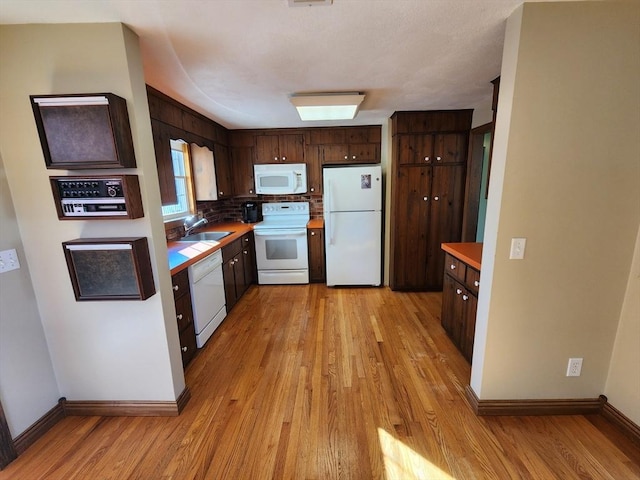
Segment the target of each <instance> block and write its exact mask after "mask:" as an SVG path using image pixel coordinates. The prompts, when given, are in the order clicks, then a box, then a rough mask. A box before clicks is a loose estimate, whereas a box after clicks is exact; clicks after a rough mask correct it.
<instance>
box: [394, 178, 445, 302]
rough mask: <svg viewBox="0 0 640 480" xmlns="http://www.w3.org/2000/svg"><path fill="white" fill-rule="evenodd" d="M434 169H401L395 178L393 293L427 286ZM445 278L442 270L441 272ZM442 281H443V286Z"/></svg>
mask: <svg viewBox="0 0 640 480" xmlns="http://www.w3.org/2000/svg"><path fill="white" fill-rule="evenodd" d="M431 170H432V168H431V167H400V168H398V174H397V178H396V182H397V183H396V187H395V188H396V192H397V194H396V202H397V211H399V212H402V215H397V216H396V218H395V219H394V221H395V225H394V227H393V229H394V231H393V235H394V239H395V246H394V252H393V256H394V262H393V265H394V268H393V272H392V277H391V278H392V282H393V283H392V285H391V287H392V288H393V289H394V290H422V289H425V288H426V286H427V271H426V269H425V268H424V266H425V265H426V263H427V233H428V230H429V229H428V228H427V227H428V225H429V223H428V220H429V219H428V212H429V198H430V195H431V192H430V189H429V186H430V184H431ZM439 275H440V276H442V268H441V269H440V273H439ZM441 281H442V280H440V282H441Z"/></svg>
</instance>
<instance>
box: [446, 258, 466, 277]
mask: <svg viewBox="0 0 640 480" xmlns="http://www.w3.org/2000/svg"><path fill="white" fill-rule="evenodd" d="M444 270H445V272H447V273H448V274H449V275H451V276H452V277H454V278H457V279H458V280H460V281H461V282H464V281H465V274H466V270H467V266H466V265H465V264H464V263H463V262H461V261H460V260H458V259H457V258H455V257H454V256H452V255H449V254H448V253H447V254H446V255H445V259H444Z"/></svg>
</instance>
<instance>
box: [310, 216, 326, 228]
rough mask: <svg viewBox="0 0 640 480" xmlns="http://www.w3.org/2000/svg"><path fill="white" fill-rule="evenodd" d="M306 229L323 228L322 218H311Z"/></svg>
mask: <svg viewBox="0 0 640 480" xmlns="http://www.w3.org/2000/svg"><path fill="white" fill-rule="evenodd" d="M307 228H324V219H322V218H312V219H311V220H309V223H307Z"/></svg>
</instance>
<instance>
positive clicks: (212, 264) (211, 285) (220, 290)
mask: <svg viewBox="0 0 640 480" xmlns="http://www.w3.org/2000/svg"><path fill="white" fill-rule="evenodd" d="M189 286H190V287H191V304H192V307H193V323H194V326H195V330H196V345H197V346H198V348H202V346H203V345H204V344H205V343H206V341H207V340H209V337H211V335H212V334H213V332H214V331H215V329H216V328H218V326H219V325H220V324H221V323H222V321H223V320H224V318H225V317H226V316H227V309H226V306H225V297H224V281H223V279H222V252H221V251H220V250H218V251H217V252H214V253H212V254H211V255H209V256H208V257H206V258H203V259H202V260H200V261H199V262H196V263H194V264H193V265H191V266H190V267H189Z"/></svg>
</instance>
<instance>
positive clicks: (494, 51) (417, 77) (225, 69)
mask: <svg viewBox="0 0 640 480" xmlns="http://www.w3.org/2000/svg"><path fill="white" fill-rule="evenodd" d="M296 1H299V0H296ZM312 1H314V0H312ZM315 1H316V2H317V0H315ZM521 3H523V2H522V0H333V2H332V3H331V4H329V5H314V6H289V0H184V1H176V0H137V1H134V0H26V1H25V0H0V23H3V24H8V23H77V22H83V23H91V22H97V23H101V22H122V23H124V24H126V25H128V26H129V27H130V28H132V29H133V30H134V31H135V32H136V33H137V34H138V36H139V37H140V45H141V50H142V58H143V64H144V72H145V78H146V81H147V83H148V84H149V85H151V86H153V87H155V88H157V89H158V90H160V91H162V92H164V93H166V94H167V95H169V96H171V97H173V98H176V99H177V100H179V101H181V102H182V103H184V104H186V105H188V106H190V107H191V108H193V109H194V110H196V111H198V112H200V113H202V114H204V115H206V116H207V117H209V118H211V119H213V120H216V121H217V122H219V123H220V124H222V125H224V126H225V127H227V128H231V129H235V128H282V127H299V126H324V125H336V124H339V125H375V124H378V125H379V124H382V123H383V122H384V120H385V119H387V118H388V117H389V116H391V114H392V113H393V112H394V111H399V110H434V109H457V108H478V107H480V108H485V109H487V108H490V104H491V91H492V90H491V88H492V85H491V83H490V82H491V80H493V79H494V78H495V77H496V76H498V75H499V73H500V63H501V57H502V43H503V38H504V30H505V20H506V19H507V18H508V17H509V15H510V14H511V13H512V12H513V10H514V9H515V8H516V7H517V6H518V5H520V4H521ZM336 91H360V92H364V93H365V94H366V98H365V101H364V103H363V104H362V107H361V110H360V112H359V114H358V116H357V117H356V119H355V120H352V121H340V122H337V123H336V122H334V123H331V122H302V121H301V120H300V119H299V117H298V115H297V113H296V111H295V108H294V107H293V106H292V105H291V103H290V101H289V96H290V95H291V94H294V93H309V92H336ZM57 93H67V92H57Z"/></svg>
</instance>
